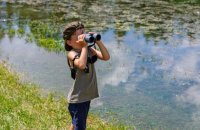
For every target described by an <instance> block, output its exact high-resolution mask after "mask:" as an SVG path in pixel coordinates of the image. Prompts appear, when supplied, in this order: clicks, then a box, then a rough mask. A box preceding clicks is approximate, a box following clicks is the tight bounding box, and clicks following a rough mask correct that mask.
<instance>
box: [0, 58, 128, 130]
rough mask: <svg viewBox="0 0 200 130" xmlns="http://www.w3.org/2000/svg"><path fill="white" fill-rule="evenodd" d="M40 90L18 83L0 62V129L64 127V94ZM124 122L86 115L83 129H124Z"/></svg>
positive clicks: (66, 121)
mask: <svg viewBox="0 0 200 130" xmlns="http://www.w3.org/2000/svg"><path fill="white" fill-rule="evenodd" d="M41 91H42V90H40V89H39V87H38V86H36V85H34V84H31V83H24V82H23V83H22V82H21V81H20V79H19V76H18V74H17V73H15V72H13V71H12V70H11V69H9V67H8V65H7V64H6V63H5V62H1V63H0V129H3V130H11V129H14V130H27V129H28V130H64V129H68V128H69V126H70V123H71V118H70V115H69V113H68V111H67V101H66V99H65V98H64V97H59V96H55V95H53V94H52V93H49V94H46V95H44V94H41V93H42V92H41ZM127 129H129V128H128V127H126V126H124V125H116V124H112V123H106V122H104V121H103V120H102V119H100V118H99V117H97V116H95V115H93V114H91V113H90V114H89V117H88V120H87V130H127Z"/></svg>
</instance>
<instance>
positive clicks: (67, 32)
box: [63, 21, 84, 51]
mask: <svg viewBox="0 0 200 130" xmlns="http://www.w3.org/2000/svg"><path fill="white" fill-rule="evenodd" d="M81 28H84V25H83V24H82V23H81V22H80V21H74V22H71V23H69V24H68V25H67V26H65V29H64V31H63V39H64V41H65V50H66V51H70V50H72V47H71V46H69V45H68V44H67V40H70V39H71V36H72V35H73V34H74V33H75V32H76V30H78V29H81Z"/></svg>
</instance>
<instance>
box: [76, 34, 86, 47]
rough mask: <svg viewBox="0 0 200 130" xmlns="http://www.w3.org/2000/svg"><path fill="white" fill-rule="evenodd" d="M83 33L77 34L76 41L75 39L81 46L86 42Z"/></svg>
mask: <svg viewBox="0 0 200 130" xmlns="http://www.w3.org/2000/svg"><path fill="white" fill-rule="evenodd" d="M84 38H85V34H81V35H79V36H78V41H76V43H77V44H79V45H80V46H81V47H85V46H87V42H85V40H84Z"/></svg>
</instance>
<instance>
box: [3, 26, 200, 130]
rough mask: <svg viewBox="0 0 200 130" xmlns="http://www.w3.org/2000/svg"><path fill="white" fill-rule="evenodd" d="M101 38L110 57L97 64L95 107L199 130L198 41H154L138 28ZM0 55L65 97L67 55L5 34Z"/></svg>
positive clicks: (144, 121) (138, 122)
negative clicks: (122, 34) (119, 36)
mask: <svg viewBox="0 0 200 130" xmlns="http://www.w3.org/2000/svg"><path fill="white" fill-rule="evenodd" d="M102 38H103V41H104V42H105V43H106V46H107V47H108V50H109V52H110V54H111V59H110V61H108V62H97V65H96V70H97V75H98V79H99V80H98V83H99V90H100V95H101V97H100V98H99V99H97V100H95V101H94V102H93V104H92V106H93V107H92V111H95V110H96V111H101V112H105V113H106V112H107V111H114V113H115V112H116V113H117V118H119V120H120V119H122V120H123V119H126V118H129V120H125V122H127V123H130V122H133V123H132V124H136V126H139V127H141V126H145V125H146V126H151V127H154V125H155V124H154V123H155V122H156V123H157V124H158V126H162V127H163V128H165V127H166V128H169V127H173V128H181V127H182V128H183V126H184V127H185V128H195V127H197V128H199V124H198V122H199V121H200V114H199V113H200V84H199V83H200V60H199V56H200V44H199V43H200V39H194V40H191V39H189V38H188V37H182V38H181V39H180V38H179V37H178V36H176V35H174V36H173V37H172V38H171V39H168V40H169V43H170V44H165V42H164V41H160V43H159V44H157V45H155V43H154V42H152V41H147V40H146V39H145V37H144V36H143V32H142V31H135V30H134V27H133V28H132V30H131V31H129V32H127V34H126V35H125V36H124V37H122V38H117V37H116V36H115V34H114V32H113V30H108V31H107V32H105V33H104V34H102ZM0 59H5V60H7V61H8V63H9V64H11V65H12V66H13V67H14V69H16V70H17V71H19V72H22V73H24V78H25V79H28V80H30V81H33V82H35V83H37V84H40V85H41V87H43V88H44V89H50V90H54V91H58V92H62V93H64V94H65V95H66V94H67V91H68V90H69V88H70V86H71V85H72V81H73V80H72V79H71V78H70V76H69V69H68V68H67V62H66V57H65V54H64V53H54V52H47V51H46V50H44V49H43V48H39V47H38V46H36V44H33V43H27V42H26V41H25V40H24V39H23V38H17V37H14V38H12V39H9V37H7V36H5V37H4V38H3V39H2V40H1V41H0ZM141 106H142V107H141ZM158 111H159V112H158ZM170 113H171V114H170ZM103 115H106V114H102V116H103ZM105 117H106V116H105ZM186 118H188V119H186ZM154 121H155V122H154ZM174 121H176V122H177V123H174ZM172 124H173V125H172ZM181 125H182V126H181ZM155 126H156V125H155Z"/></svg>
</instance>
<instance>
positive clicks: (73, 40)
mask: <svg viewBox="0 0 200 130" xmlns="http://www.w3.org/2000/svg"><path fill="white" fill-rule="evenodd" d="M81 34H84V28H80V29H78V30H76V32H74V34H73V35H72V36H71V39H70V40H69V43H70V46H72V47H76V48H77V47H78V48H79V44H77V42H76V41H78V36H79V35H81Z"/></svg>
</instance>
